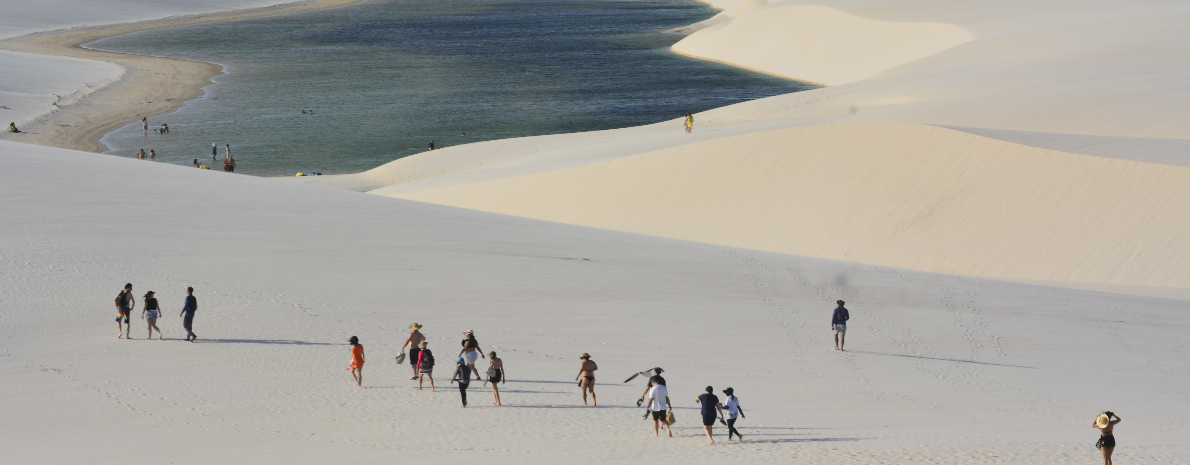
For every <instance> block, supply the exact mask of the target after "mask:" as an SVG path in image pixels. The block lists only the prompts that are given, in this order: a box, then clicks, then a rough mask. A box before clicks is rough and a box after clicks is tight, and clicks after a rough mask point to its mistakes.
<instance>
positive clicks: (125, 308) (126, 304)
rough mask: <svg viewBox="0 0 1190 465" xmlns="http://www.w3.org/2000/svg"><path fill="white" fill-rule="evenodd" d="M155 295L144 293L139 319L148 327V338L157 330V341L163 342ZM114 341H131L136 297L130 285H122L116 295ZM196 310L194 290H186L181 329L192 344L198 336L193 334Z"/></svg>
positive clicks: (180, 314) (159, 314)
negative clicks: (184, 329) (158, 324)
mask: <svg viewBox="0 0 1190 465" xmlns="http://www.w3.org/2000/svg"><path fill="white" fill-rule="evenodd" d="M155 295H156V293H154V292H153V291H149V292H146V293H145V295H144V299H145V300H144V302H142V303H141V319H142V320H145V321H146V322H147V323H148V326H149V337H148V339H153V330H154V329H155V330H157V340H165V335H164V334H162V333H161V328H158V327H157V319H158V318H160V317H161V305H160V304H159V303H158V302H157V298H156V297H155ZM114 302H115V304H116V339H122V338H125V339H132V321H131V319H132V309H134V308H136V297H135V296H133V295H132V283H128V284H125V285H124V289H123V290H121V291H120V293H119V294H116V298H115V300H114ZM196 310H198V299H195V298H194V288H193V287H187V288H186V301H185V303H184V304H183V305H182V312H181V313H179V314H178V316H179V317H181V318H182V327H183V328H186V340H187V341H190V342H194V340H195V339H198V336H196V335H195V334H194V330H193V328H194V312H195V311H196Z"/></svg>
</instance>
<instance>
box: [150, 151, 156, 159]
mask: <svg viewBox="0 0 1190 465" xmlns="http://www.w3.org/2000/svg"><path fill="white" fill-rule="evenodd" d="M149 158H151V159H156V158H157V151H155V150H153V149H149Z"/></svg>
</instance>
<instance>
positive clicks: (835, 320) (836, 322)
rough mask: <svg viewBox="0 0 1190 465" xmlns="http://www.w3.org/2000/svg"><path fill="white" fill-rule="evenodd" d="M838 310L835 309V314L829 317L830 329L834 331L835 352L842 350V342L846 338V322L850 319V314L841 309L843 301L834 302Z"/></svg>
mask: <svg viewBox="0 0 1190 465" xmlns="http://www.w3.org/2000/svg"><path fill="white" fill-rule="evenodd" d="M836 303H838V304H839V308H836V309H835V313H834V314H833V315H831V329H832V330H834V331H835V350H840V351H841V350H843V342H844V341H845V340H846V338H847V320H850V319H851V313H850V312H848V311H847V309H846V308H844V307H843V301H842V300H840V301H838V302H836Z"/></svg>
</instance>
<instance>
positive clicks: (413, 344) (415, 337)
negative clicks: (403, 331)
mask: <svg viewBox="0 0 1190 465" xmlns="http://www.w3.org/2000/svg"><path fill="white" fill-rule="evenodd" d="M409 329H411V330H412V331H410V332H409V337H407V338H405V343H404V344H401V351H404V350H405V346H409V361H410V363H409V368H411V369H412V370H413V377H412V378H409V379H411V380H414V379H417V378H418V376H417V375H418V373H417V362H418V360H420V359H419V358H417V356H418V355H420V352H421V349H420V348H419V346H418V344H421V342H422V341H424V340H426V336H425V335H423V334H422V333H421V331H419V330H420V329H421V323H414V324H411V325H409Z"/></svg>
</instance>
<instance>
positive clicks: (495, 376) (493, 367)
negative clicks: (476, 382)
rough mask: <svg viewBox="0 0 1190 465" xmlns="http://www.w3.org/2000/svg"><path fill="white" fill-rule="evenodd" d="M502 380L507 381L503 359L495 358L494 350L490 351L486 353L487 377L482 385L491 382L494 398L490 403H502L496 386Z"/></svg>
mask: <svg viewBox="0 0 1190 465" xmlns="http://www.w3.org/2000/svg"><path fill="white" fill-rule="evenodd" d="M502 382H503V383H506V384H507V383H508V381H506V378H505V376H504V360H500V359H499V358H496V352H495V351H492V352H490V353H488V372H487V379H485V380H484V381H483V385H484V386H487V385H488V383H492V397H494V398H495V399H494V400H493V401H492V403H493V404H495V405H497V406H499V405H503V404H501V403H500V389H498V388H496V385H497V384H499V383H502Z"/></svg>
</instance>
